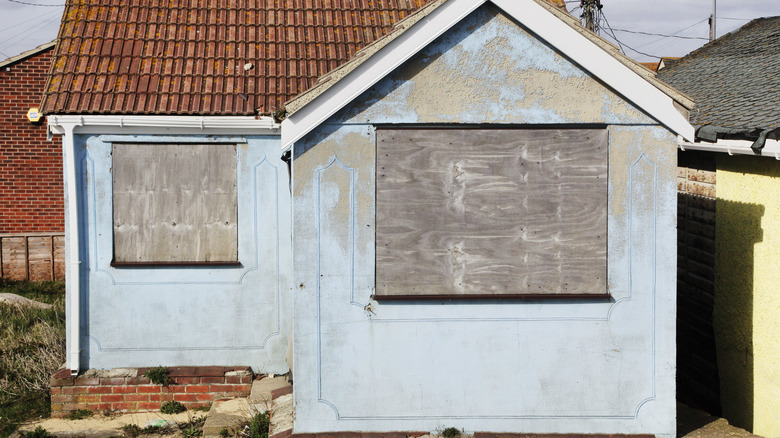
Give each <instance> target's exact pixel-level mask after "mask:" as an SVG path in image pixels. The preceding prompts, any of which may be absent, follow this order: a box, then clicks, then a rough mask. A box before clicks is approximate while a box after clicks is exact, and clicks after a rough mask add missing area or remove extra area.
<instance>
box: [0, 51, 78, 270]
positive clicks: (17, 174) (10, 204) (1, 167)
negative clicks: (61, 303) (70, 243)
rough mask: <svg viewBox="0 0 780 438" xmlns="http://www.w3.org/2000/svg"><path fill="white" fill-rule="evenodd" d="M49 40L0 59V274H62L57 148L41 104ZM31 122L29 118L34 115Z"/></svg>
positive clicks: (59, 156)
mask: <svg viewBox="0 0 780 438" xmlns="http://www.w3.org/2000/svg"><path fill="white" fill-rule="evenodd" d="M54 44H55V43H54V42H51V43H48V44H44V45H41V46H39V47H36V48H35V49H32V50H28V51H26V52H24V53H21V54H19V55H17V56H14V57H11V58H8V59H6V60H4V61H2V62H0V102H2V103H0V132H2V133H3V135H2V136H0V277H2V278H8V279H15V280H18V279H29V280H52V279H60V280H61V279H63V278H64V276H65V260H64V235H63V233H64V224H65V222H64V219H65V212H64V208H63V205H64V197H63V189H62V146H61V141H60V140H58V139H49V138H47V128H46V121H45V118H43V117H41V118H40V119H38V120H37V121H31V120H30V119H28V116H27V114H28V112H31V111H33V112H35V111H36V110H37V109H38V107H39V106H40V103H41V95H42V93H43V89H44V85H45V84H46V77H47V75H48V73H49V68H50V67H51V59H52V55H53V53H54ZM33 120H34V119H33Z"/></svg>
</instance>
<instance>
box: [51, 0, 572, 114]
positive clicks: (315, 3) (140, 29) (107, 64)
mask: <svg viewBox="0 0 780 438" xmlns="http://www.w3.org/2000/svg"><path fill="white" fill-rule="evenodd" d="M430 1H431V0H179V1H172V0H123V1H121V2H117V1H113V0H68V1H67V5H66V7H65V12H64V14H63V18H62V25H61V27H60V33H59V43H58V45H57V48H56V53H55V58H54V59H55V61H54V63H53V65H52V73H51V76H50V78H49V82H48V84H47V87H46V90H45V94H44V101H43V105H42V108H43V111H44V113H46V114H182V115H185V114H187V115H251V114H256V113H257V111H260V112H261V113H272V112H274V111H276V110H278V109H280V108H281V107H282V105H283V103H284V102H286V101H287V100H289V99H291V98H293V97H295V96H296V95H298V94H300V93H301V92H303V91H305V90H307V89H308V88H309V87H311V86H312V85H313V84H314V83H315V82H316V81H317V78H319V77H320V76H322V75H323V74H325V73H327V72H328V71H330V70H332V69H334V68H336V67H338V66H339V65H342V64H344V63H345V62H346V61H348V60H349V59H350V58H351V57H352V56H353V55H354V54H355V53H356V52H357V51H358V50H360V49H361V48H362V47H363V46H365V45H367V44H368V43H371V42H373V41H374V40H376V39H378V38H380V37H381V36H383V35H385V34H386V33H388V32H389V31H390V30H391V29H392V27H393V25H394V24H395V23H396V22H398V21H400V20H401V19H403V18H404V17H406V16H407V15H409V14H410V13H411V12H413V11H415V10H416V9H418V8H420V7H421V6H423V5H425V4H426V3H429V2H430ZM547 1H548V2H550V3H552V4H554V5H556V6H561V5H562V4H563V2H562V0H547Z"/></svg>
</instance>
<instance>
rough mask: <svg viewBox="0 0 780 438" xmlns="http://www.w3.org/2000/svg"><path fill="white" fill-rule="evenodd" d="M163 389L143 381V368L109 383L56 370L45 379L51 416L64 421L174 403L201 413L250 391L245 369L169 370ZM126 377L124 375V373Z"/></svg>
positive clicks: (107, 379)
mask: <svg viewBox="0 0 780 438" xmlns="http://www.w3.org/2000/svg"><path fill="white" fill-rule="evenodd" d="M169 369H170V371H171V373H170V374H169V375H170V377H171V379H172V381H173V382H172V383H171V384H170V385H169V386H161V385H156V384H154V383H152V382H150V381H149V379H147V378H146V377H143V374H144V372H146V370H147V368H138V369H137V372H131V373H127V372H125V373H124V374H130V375H125V376H122V377H115V375H116V374H112V373H110V372H105V373H103V374H102V375H98V376H96V375H95V373H90V372H87V373H85V374H83V375H80V376H77V377H71V376H70V370H67V369H61V370H59V371H57V372H56V373H55V374H54V376H52V378H51V414H52V416H53V417H66V416H67V415H68V414H69V413H70V412H71V411H76V410H79V409H89V410H90V411H94V412H106V411H114V412H150V411H151V412H154V411H159V410H160V406H162V404H163V403H165V402H167V401H171V400H175V401H178V402H180V403H181V404H183V405H184V406H185V407H187V408H188V409H192V408H197V407H204V406H208V405H210V404H211V402H212V401H214V400H217V399H221V398H236V397H248V396H249V393H250V391H251V389H252V378H253V376H252V371H251V369H250V368H249V367H218V366H214V367H171V368H169ZM124 371H126V370H124Z"/></svg>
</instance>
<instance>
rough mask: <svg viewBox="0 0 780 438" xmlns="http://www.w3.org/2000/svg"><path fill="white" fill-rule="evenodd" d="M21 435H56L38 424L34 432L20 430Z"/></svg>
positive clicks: (29, 437) (45, 437) (48, 437)
mask: <svg viewBox="0 0 780 438" xmlns="http://www.w3.org/2000/svg"><path fill="white" fill-rule="evenodd" d="M19 436H21V437H22V438H54V435H52V434H51V433H49V431H48V430H46V429H44V428H43V426H38V427H36V428H35V430H33V431H32V432H19Z"/></svg>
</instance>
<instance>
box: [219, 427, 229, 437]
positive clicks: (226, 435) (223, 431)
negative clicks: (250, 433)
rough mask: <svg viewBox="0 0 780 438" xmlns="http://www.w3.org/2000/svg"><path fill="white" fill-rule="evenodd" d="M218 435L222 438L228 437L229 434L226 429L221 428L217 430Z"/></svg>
mask: <svg viewBox="0 0 780 438" xmlns="http://www.w3.org/2000/svg"><path fill="white" fill-rule="evenodd" d="M219 436H221V437H222V438H228V437H229V436H230V431H229V430H227V429H222V430H220V431H219Z"/></svg>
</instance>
